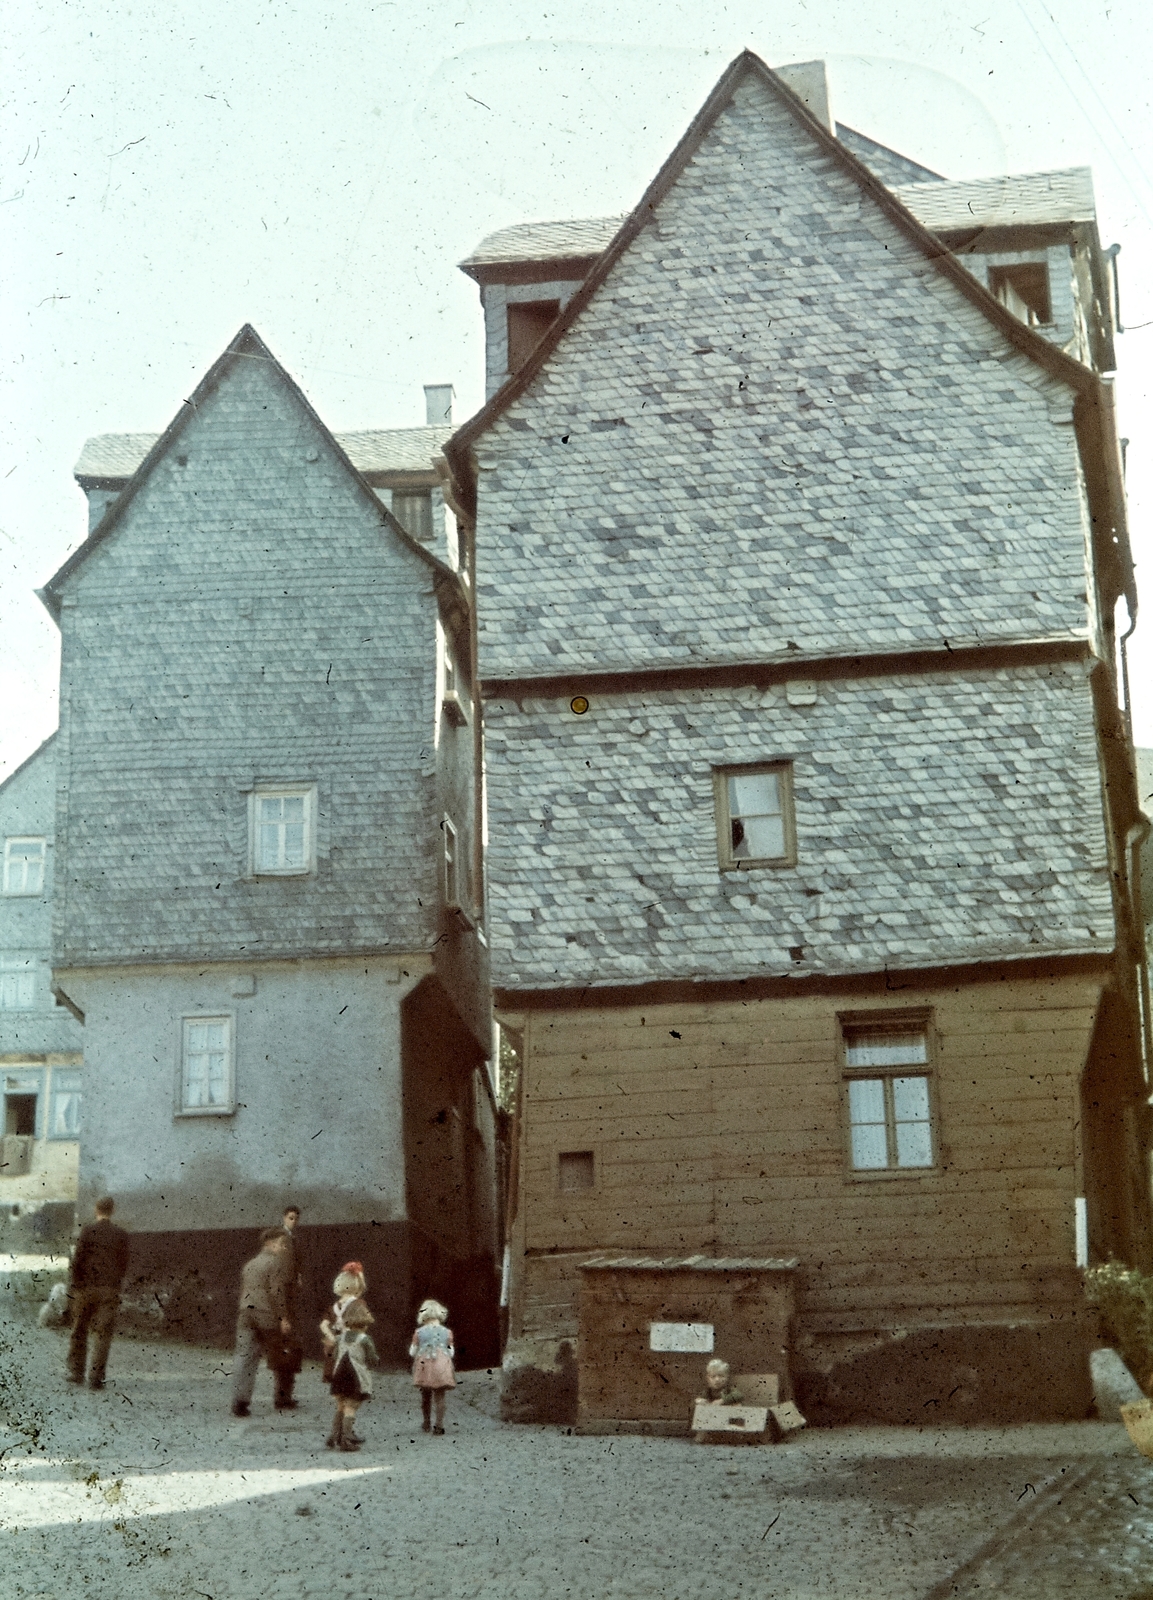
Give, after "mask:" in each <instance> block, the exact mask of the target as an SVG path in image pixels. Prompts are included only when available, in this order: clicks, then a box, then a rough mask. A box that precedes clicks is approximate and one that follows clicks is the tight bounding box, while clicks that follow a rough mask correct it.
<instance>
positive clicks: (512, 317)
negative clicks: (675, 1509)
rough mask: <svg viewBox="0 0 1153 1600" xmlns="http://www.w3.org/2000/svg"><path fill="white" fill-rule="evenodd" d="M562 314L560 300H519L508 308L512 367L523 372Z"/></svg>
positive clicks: (509, 366) (509, 353)
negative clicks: (522, 369)
mask: <svg viewBox="0 0 1153 1600" xmlns="http://www.w3.org/2000/svg"><path fill="white" fill-rule="evenodd" d="M559 316H560V301H559V300H517V301H514V302H513V304H512V305H510V306H509V308H508V370H509V371H510V372H519V371H520V369H521V368H522V367H523V366H524V364H525V362H526V361H527V360H528V358H529V356H531V355H532V353H533V351H534V350H535V349H536V347H537V345H538V344H539V343H540V342H541V340H542V339H543V338H544V336H545V334H546V333H547V332H548V330H549V329H550V328H551V327H552V325H553V323H554V322H555V321H556V319H557V317H559Z"/></svg>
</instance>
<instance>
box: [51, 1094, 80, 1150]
mask: <svg viewBox="0 0 1153 1600" xmlns="http://www.w3.org/2000/svg"><path fill="white" fill-rule="evenodd" d="M48 1132H49V1137H50V1138H52V1139H78V1138H79V1137H80V1091H79V1089H64V1088H60V1087H56V1086H54V1087H53V1090H52V1115H51V1126H50V1127H49V1130H48Z"/></svg>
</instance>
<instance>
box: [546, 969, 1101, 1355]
mask: <svg viewBox="0 0 1153 1600" xmlns="http://www.w3.org/2000/svg"><path fill="white" fill-rule="evenodd" d="M1099 999H1100V984H1099V982H1097V981H1094V980H1092V979H1086V978H1079V977H1073V978H1070V977H1064V978H1050V979H1045V978H1035V979H1018V980H1009V979H1006V980H1003V981H989V982H973V983H963V984H959V985H957V986H955V987H951V988H949V989H931V988H916V989H905V990H902V991H901V992H900V994H899V995H894V996H892V997H891V998H888V999H885V1000H882V1001H875V1000H873V1001H870V1002H869V1004H868V1005H862V1004H861V1002H860V999H859V997H854V1000H853V1001H852V1002H847V1001H844V1000H841V1001H839V1000H838V999H837V998H835V997H828V996H822V997H816V996H802V997H798V998H796V999H786V1000H779V999H771V1000H751V1001H747V1002H738V1003H731V1002H725V1003H700V1002H698V1003H694V1004H683V1005H679V1004H669V1005H660V1006H648V1007H636V1008H619V1009H615V1008H609V1007H605V1008H603V1009H591V1008H590V1009H584V1010H578V1009H571V1010H570V1009H565V1010H560V1009H558V1010H556V1011H548V1012H545V1011H540V1012H533V1013H531V1014H530V1016H529V1018H528V1024H527V1028H526V1040H525V1052H526V1061H525V1070H526V1074H527V1077H526V1085H525V1102H524V1147H523V1162H524V1169H523V1190H522V1195H523V1201H522V1203H523V1205H524V1207H525V1214H524V1217H523V1223H524V1229H525V1233H524V1242H525V1273H524V1280H523V1324H522V1328H521V1330H520V1331H521V1332H523V1333H524V1334H526V1335H528V1336H530V1337H546V1338H547V1337H553V1338H557V1337H559V1338H571V1337H573V1336H574V1335H575V1333H576V1327H577V1307H576V1296H577V1287H578V1285H577V1279H578V1277H579V1273H578V1271H577V1263H578V1262H579V1261H580V1260H581V1259H584V1258H586V1257H587V1256H588V1255H589V1254H591V1253H593V1252H599V1251H602V1250H620V1251H622V1252H625V1253H628V1254H630V1255H632V1254H653V1255H661V1256H672V1255H686V1256H687V1255H692V1254H696V1253H700V1254H704V1255H735V1256H791V1255H797V1256H799V1257H800V1258H801V1268H802V1270H801V1292H800V1297H799V1299H800V1312H801V1321H802V1326H803V1327H804V1328H805V1329H806V1330H807V1331H808V1332H811V1333H821V1332H851V1331H854V1330H865V1329H875V1328H880V1327H888V1326H893V1325H900V1326H913V1325H918V1324H920V1325H925V1324H926V1323H932V1322H934V1321H938V1320H944V1321H947V1322H957V1321H982V1322H987V1321H990V1320H1002V1319H1003V1318H1004V1317H1006V1316H1012V1317H1020V1316H1030V1315H1033V1316H1036V1315H1046V1314H1049V1313H1051V1312H1053V1311H1055V1310H1059V1309H1061V1308H1063V1307H1064V1308H1067V1307H1068V1306H1069V1304H1070V1302H1071V1300H1072V1299H1073V1298H1075V1296H1076V1294H1077V1289H1076V1274H1075V1273H1074V1271H1073V1267H1074V1197H1075V1196H1076V1195H1077V1194H1078V1193H1081V1192H1082V1190H1081V1189H1080V1188H1079V1181H1080V1180H1079V1152H1078V1149H1077V1127H1078V1122H1079V1114H1080V1113H1079V1080H1080V1075H1081V1071H1082V1068H1083V1066H1084V1063H1085V1059H1086V1053H1087V1050H1088V1047H1089V1040H1090V1034H1091V1030H1092V1026H1093V1020H1094V1016H1095V1013H1096V1008H1097V1005H1098V1002H1099ZM919 1007H926V1008H928V1009H929V1010H930V1011H931V1015H932V1024H931V1026H932V1032H933V1037H934V1057H935V1059H934V1062H933V1069H934V1079H935V1094H936V1109H937V1116H938V1131H939V1138H940V1157H941V1159H940V1163H939V1167H938V1168H937V1169H936V1170H934V1171H932V1172H928V1173H923V1174H919V1175H912V1174H910V1175H901V1176H899V1177H893V1178H889V1177H885V1178H883V1179H872V1180H869V1179H866V1180H861V1179H858V1178H854V1177H852V1176H851V1175H850V1174H849V1173H848V1171H847V1167H846V1158H845V1135H844V1125H843V1118H844V1110H843V1102H842V1081H843V1075H842V1067H841V1053H840V1022H839V1020H838V1013H841V1014H845V1015H849V1014H852V1013H853V1012H855V1011H862V1010H865V1011H868V1012H870V1013H876V1012H877V1011H878V1010H891V1011H893V1012H898V1013H899V1012H901V1011H903V1010H906V1009H910V1010H911V1009H914V1008H919ZM577 1150H592V1151H593V1152H594V1157H595V1171H596V1182H595V1187H594V1188H593V1189H592V1190H590V1191H582V1192H577V1193H572V1194H563V1193H561V1192H560V1191H559V1185H558V1173H557V1157H558V1155H559V1153H560V1152H562V1151H577Z"/></svg>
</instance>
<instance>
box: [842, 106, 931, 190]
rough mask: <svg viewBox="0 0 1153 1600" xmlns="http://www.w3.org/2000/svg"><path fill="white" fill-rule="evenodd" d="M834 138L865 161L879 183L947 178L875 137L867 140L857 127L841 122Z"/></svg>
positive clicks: (866, 136) (894, 186) (928, 180)
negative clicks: (890, 147) (847, 126)
mask: <svg viewBox="0 0 1153 1600" xmlns="http://www.w3.org/2000/svg"><path fill="white" fill-rule="evenodd" d="M837 138H838V139H839V140H840V141H841V143H842V144H843V145H845V146H846V148H848V149H849V150H851V151H852V152H853V154H854V155H855V156H856V157H857V159H858V161H863V162H864V163H865V165H866V166H867V167H868V169H869V171H870V172H875V173H876V174H877V177H878V178H880V180H881V182H882V183H887V184H888V185H889V188H890V189H893V188H896V186H897V185H898V184H901V183H944V182H945V181H946V180H945V179H944V178H943V177H942V176H941V174H940V173H939V172H934V171H933V169H932V168H931V167H923V166H922V165H921V163H920V162H919V161H911V160H910V159H909V157H908V156H903V155H901V154H900V152H899V151H897V150H890V149H889V147H888V145H887V144H878V142H877V140H876V139H870V138H869V136H868V134H865V133H858V132H857V130H856V128H846V127H845V124H844V123H843V122H838V123H837Z"/></svg>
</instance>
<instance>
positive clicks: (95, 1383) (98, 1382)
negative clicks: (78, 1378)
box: [88, 1378, 104, 1389]
mask: <svg viewBox="0 0 1153 1600" xmlns="http://www.w3.org/2000/svg"><path fill="white" fill-rule="evenodd" d="M88 1387H89V1388H90V1389H103V1387H104V1379H103V1378H89V1380H88Z"/></svg>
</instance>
